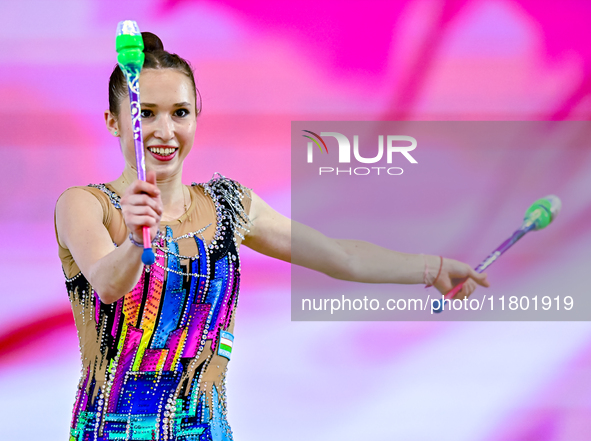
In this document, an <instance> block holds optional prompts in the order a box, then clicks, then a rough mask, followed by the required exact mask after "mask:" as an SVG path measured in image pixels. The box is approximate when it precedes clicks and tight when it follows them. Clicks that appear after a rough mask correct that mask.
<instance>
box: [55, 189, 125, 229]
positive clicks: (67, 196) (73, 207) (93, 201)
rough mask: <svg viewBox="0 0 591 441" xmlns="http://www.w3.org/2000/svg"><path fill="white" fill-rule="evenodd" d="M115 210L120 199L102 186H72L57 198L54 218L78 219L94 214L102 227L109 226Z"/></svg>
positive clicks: (118, 205)
mask: <svg viewBox="0 0 591 441" xmlns="http://www.w3.org/2000/svg"><path fill="white" fill-rule="evenodd" d="M115 208H121V205H120V198H119V196H118V195H117V194H115V193H114V192H112V191H111V190H109V189H108V188H107V187H106V186H105V185H104V184H89V185H86V186H82V185H80V186H73V187H69V188H67V189H66V190H64V192H63V193H62V194H61V195H60V196H59V197H58V199H57V202H56V206H55V217H56V219H57V218H59V217H64V216H66V217H79V216H81V215H89V214H91V215H92V213H94V214H95V215H96V216H97V217H100V218H101V220H102V223H103V224H104V225H109V223H110V220H111V219H112V217H113V213H112V212H113V211H116V210H115Z"/></svg>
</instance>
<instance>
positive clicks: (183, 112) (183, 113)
mask: <svg viewBox="0 0 591 441" xmlns="http://www.w3.org/2000/svg"><path fill="white" fill-rule="evenodd" d="M175 113H176V116H181V117H182V116H187V115H188V114H189V111H188V110H187V109H178V110H177V111H176V112H175Z"/></svg>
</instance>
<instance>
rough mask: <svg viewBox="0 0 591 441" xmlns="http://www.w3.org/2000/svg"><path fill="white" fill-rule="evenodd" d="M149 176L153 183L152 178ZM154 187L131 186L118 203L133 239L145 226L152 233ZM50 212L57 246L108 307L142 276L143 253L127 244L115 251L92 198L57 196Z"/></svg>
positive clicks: (71, 193)
mask: <svg viewBox="0 0 591 441" xmlns="http://www.w3.org/2000/svg"><path fill="white" fill-rule="evenodd" d="M150 177H151V178H153V180H155V177H154V176H153V175H151V176H150ZM154 184H155V182H154V183H153V184H151V183H149V182H143V181H136V182H134V183H133V184H131V185H130V186H129V188H128V191H126V194H125V196H124V197H123V199H122V201H121V204H122V207H123V209H124V218H125V222H126V224H127V226H128V228H130V230H131V231H132V233H133V234H134V236H135V238H136V241H141V239H140V238H141V234H142V233H141V228H142V226H143V225H148V226H150V227H151V229H152V230H153V231H152V237H154V236H155V234H156V230H157V225H158V223H159V220H160V215H161V214H162V209H161V202H160V204H158V201H159V192H158V189H157V187H156V186H155V185H154ZM146 193H147V194H146ZM55 214H56V226H57V231H58V236H59V241H60V243H61V245H62V246H63V247H65V248H68V249H69V250H70V253H71V254H72V257H73V258H74V261H75V262H76V264H77V265H78V268H80V271H82V274H84V277H85V278H86V280H88V281H89V282H90V284H91V285H92V287H93V288H94V290H95V291H96V293H97V294H98V296H99V297H100V299H101V301H102V302H103V303H107V304H109V303H113V302H115V301H117V300H118V299H119V298H121V297H123V296H124V295H125V294H127V293H128V292H130V291H131V289H132V288H133V287H134V286H135V285H136V283H137V282H138V280H139V279H140V277H141V274H142V269H143V264H142V261H141V255H142V251H143V250H142V248H140V247H137V246H135V245H133V244H132V243H131V242H130V241H129V240H125V241H124V242H123V243H122V244H121V245H120V246H119V247H115V245H114V244H113V241H112V239H111V236H110V235H109V232H108V231H107V229H106V228H105V226H104V225H103V223H102V219H103V213H102V208H101V205H100V203H99V202H98V200H97V199H96V198H95V197H94V196H93V195H91V194H90V193H88V192H87V191H84V190H81V189H76V188H73V189H70V190H68V191H66V192H65V193H64V194H63V195H62V197H60V199H59V200H58V202H57V205H56V213H55Z"/></svg>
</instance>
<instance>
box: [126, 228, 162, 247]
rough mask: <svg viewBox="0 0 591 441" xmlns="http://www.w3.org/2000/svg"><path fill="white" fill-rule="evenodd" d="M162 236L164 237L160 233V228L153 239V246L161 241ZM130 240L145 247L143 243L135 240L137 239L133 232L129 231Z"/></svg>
mask: <svg viewBox="0 0 591 441" xmlns="http://www.w3.org/2000/svg"><path fill="white" fill-rule="evenodd" d="M161 238H162V234H161V233H160V229H159V230H158V232H157V233H156V237H155V238H154V239H153V240H152V246H154V245H156V244H157V243H158V242H159V241H160V239H161ZM129 240H130V241H131V243H132V244H134V245H135V246H136V247H140V248H144V244H143V243H140V242H136V241H135V239H134V238H133V233H129Z"/></svg>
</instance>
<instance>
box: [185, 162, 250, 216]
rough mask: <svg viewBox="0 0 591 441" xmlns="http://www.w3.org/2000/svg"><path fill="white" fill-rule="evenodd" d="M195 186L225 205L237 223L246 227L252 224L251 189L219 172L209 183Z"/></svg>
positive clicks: (194, 184)
mask: <svg viewBox="0 0 591 441" xmlns="http://www.w3.org/2000/svg"><path fill="white" fill-rule="evenodd" d="M193 186H200V187H202V188H203V191H204V192H205V193H206V194H208V195H209V196H210V197H211V198H212V199H213V200H214V201H216V202H218V203H221V204H223V205H225V206H226V209H228V210H229V211H230V212H232V214H233V215H232V218H233V220H234V221H235V222H237V223H239V224H241V225H244V226H246V225H248V224H250V219H249V213H250V205H251V201H252V195H251V192H252V189H251V188H249V187H246V186H245V185H242V184H241V183H240V182H238V181H236V180H234V179H230V178H228V177H226V176H224V175H222V174H221V173H218V172H216V173H214V174H213V176H212V178H211V179H210V180H209V181H207V182H203V183H200V184H196V183H193Z"/></svg>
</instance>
